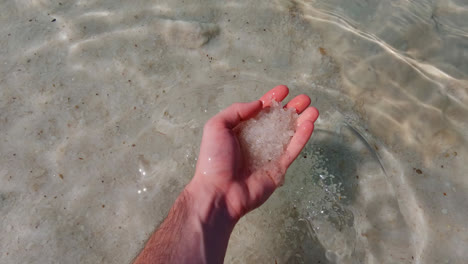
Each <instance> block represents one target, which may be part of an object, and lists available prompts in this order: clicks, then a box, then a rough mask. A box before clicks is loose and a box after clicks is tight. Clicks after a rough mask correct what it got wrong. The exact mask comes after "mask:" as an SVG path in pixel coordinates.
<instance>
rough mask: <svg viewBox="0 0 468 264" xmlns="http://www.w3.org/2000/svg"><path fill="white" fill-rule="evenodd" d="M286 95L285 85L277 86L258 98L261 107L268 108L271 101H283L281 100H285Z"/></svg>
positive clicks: (287, 90) (286, 88)
mask: <svg viewBox="0 0 468 264" xmlns="http://www.w3.org/2000/svg"><path fill="white" fill-rule="evenodd" d="M288 93H289V89H288V87H287V86H286V85H278V86H276V87H275V88H273V89H271V90H270V91H268V92H267V93H266V94H264V95H263V96H262V97H261V98H260V101H262V103H263V107H268V106H270V105H271V101H272V100H275V101H276V102H281V101H283V99H284V98H286V96H288Z"/></svg>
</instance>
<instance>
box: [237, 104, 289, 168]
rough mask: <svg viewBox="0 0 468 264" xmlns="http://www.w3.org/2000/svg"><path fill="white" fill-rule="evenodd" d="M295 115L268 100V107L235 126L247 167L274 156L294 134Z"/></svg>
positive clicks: (269, 159) (278, 155)
mask: <svg viewBox="0 0 468 264" xmlns="http://www.w3.org/2000/svg"><path fill="white" fill-rule="evenodd" d="M297 117H298V115H297V113H296V111H295V109H294V108H292V109H284V108H283V107H282V105H281V103H278V102H276V101H272V105H271V107H268V108H265V109H263V110H262V111H261V112H260V113H259V114H258V115H257V116H255V117H254V118H252V119H249V120H247V121H245V122H242V123H241V124H240V125H239V126H237V127H236V128H235V132H236V134H237V137H238V139H239V143H240V146H241V150H242V152H243V154H244V157H245V162H246V163H247V164H246V165H247V167H248V168H249V169H251V170H256V169H259V168H261V167H262V166H264V165H265V164H267V163H268V162H270V161H274V160H276V159H278V158H279V157H280V156H281V154H282V153H283V152H284V150H285V149H286V146H287V145H288V143H289V141H290V140H291V137H292V136H293V135H294V132H295V127H296V119H297Z"/></svg>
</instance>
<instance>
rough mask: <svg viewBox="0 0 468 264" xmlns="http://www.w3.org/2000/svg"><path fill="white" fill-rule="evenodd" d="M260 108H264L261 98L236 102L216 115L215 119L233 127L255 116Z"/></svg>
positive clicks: (230, 127) (227, 126)
mask: <svg viewBox="0 0 468 264" xmlns="http://www.w3.org/2000/svg"><path fill="white" fill-rule="evenodd" d="M260 110H262V101H260V100H256V101H253V102H250V103H235V104H232V105H231V106H229V107H228V108H226V109H224V110H223V111H221V112H220V113H219V114H217V115H215V116H214V117H213V121H214V122H216V123H218V122H219V123H222V124H223V125H224V126H225V127H226V128H229V129H232V128H234V127H236V126H237V125H238V124H239V123H240V122H242V121H245V120H248V119H250V118H252V117H254V116H255V115H256V114H257V113H258V112H260Z"/></svg>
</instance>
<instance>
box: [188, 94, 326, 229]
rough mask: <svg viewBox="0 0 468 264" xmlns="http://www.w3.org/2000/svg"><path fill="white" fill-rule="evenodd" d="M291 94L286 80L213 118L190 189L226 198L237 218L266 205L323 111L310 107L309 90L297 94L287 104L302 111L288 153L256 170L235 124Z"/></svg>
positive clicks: (233, 216)
mask: <svg viewBox="0 0 468 264" xmlns="http://www.w3.org/2000/svg"><path fill="white" fill-rule="evenodd" d="M288 93H289V90H288V88H287V87H286V86H284V85H280V86H277V87H275V88H273V89H272V90H270V91H269V92H268V93H266V94H265V95H264V96H263V97H262V98H261V99H260V100H258V101H254V102H250V103H236V104H233V105H231V106H230V107H228V108H226V109H225V110H223V111H221V112H220V113H219V114H217V115H216V116H214V117H213V118H211V119H210V120H209V121H208V122H207V123H206V125H205V128H204V131H203V138H202V143H201V147H200V154H199V157H198V163H197V168H196V172H195V176H194V178H193V180H192V182H191V183H190V186H191V188H189V189H190V190H192V191H194V192H204V193H208V194H214V195H216V196H219V197H222V199H223V201H224V203H225V204H226V207H227V210H228V213H229V215H230V217H232V218H233V219H235V220H238V219H240V217H242V216H243V215H244V214H246V213H247V212H249V211H251V210H253V209H255V208H257V207H258V206H260V205H261V204H263V203H264V202H265V201H266V200H267V199H268V197H270V195H271V194H272V193H273V192H274V190H275V189H276V188H277V187H279V186H280V185H281V184H282V182H283V178H284V174H285V173H286V170H287V169H288V167H289V166H290V165H291V163H292V162H293V161H294V160H295V159H296V157H297V156H298V155H299V153H300V152H301V150H302V149H303V147H304V146H305V144H306V143H307V141H308V140H309V138H310V136H311V135H312V132H313V129H314V122H315V120H316V119H317V117H318V111H317V109H316V108H314V107H309V104H310V98H309V97H308V96H306V95H299V96H297V97H295V98H294V99H292V100H291V101H290V102H289V103H288V104H287V105H286V106H285V107H287V108H295V109H296V112H297V113H298V114H300V116H299V118H298V120H297V127H296V132H295V134H294V136H293V137H292V139H291V141H290V143H289V145H288V146H287V149H286V150H285V152H284V153H283V154H282V156H280V157H279V158H278V159H277V160H274V161H272V162H271V163H269V164H267V165H265V166H264V167H263V168H261V169H258V170H256V171H248V170H247V169H246V167H245V166H244V157H243V156H242V152H241V150H240V146H239V141H238V139H237V137H236V134H235V132H234V131H233V129H234V127H236V126H237V125H238V124H239V123H240V122H242V121H245V120H247V119H250V118H252V117H253V116H255V115H256V114H257V113H258V112H260V110H261V109H262V108H264V107H268V106H269V105H270V104H271V100H273V99H274V100H276V101H278V102H280V101H282V100H283V99H284V98H285V97H286V96H287V95H288Z"/></svg>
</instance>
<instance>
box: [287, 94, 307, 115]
mask: <svg viewBox="0 0 468 264" xmlns="http://www.w3.org/2000/svg"><path fill="white" fill-rule="evenodd" d="M309 105H310V98H309V96H307V95H305V94H301V95H298V96H296V97H294V98H293V99H292V100H291V101H289V103H287V104H286V105H285V106H284V107H285V108H294V109H296V113H298V114H300V113H302V111H304V109H306V108H307V107H308V106H309Z"/></svg>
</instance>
